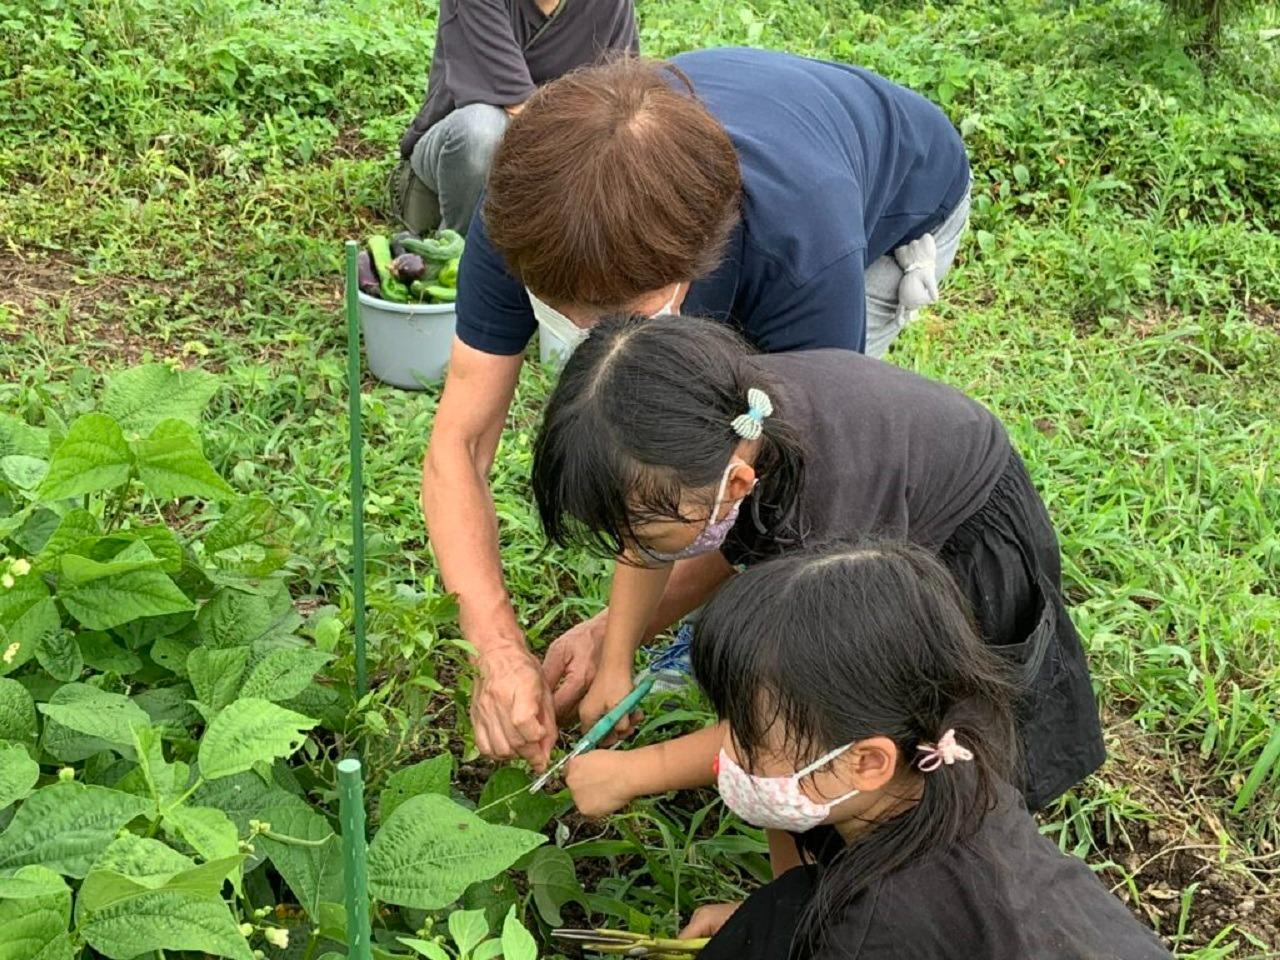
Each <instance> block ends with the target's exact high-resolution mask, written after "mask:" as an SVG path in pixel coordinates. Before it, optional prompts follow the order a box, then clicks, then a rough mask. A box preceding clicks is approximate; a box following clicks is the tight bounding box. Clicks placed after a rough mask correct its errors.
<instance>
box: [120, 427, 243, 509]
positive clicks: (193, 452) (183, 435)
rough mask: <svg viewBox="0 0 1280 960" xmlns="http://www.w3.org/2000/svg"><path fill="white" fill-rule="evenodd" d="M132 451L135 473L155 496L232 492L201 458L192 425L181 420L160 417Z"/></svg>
mask: <svg viewBox="0 0 1280 960" xmlns="http://www.w3.org/2000/svg"><path fill="white" fill-rule="evenodd" d="M133 452H134V457H135V458H136V461H137V467H138V477H139V479H141V480H142V485H143V486H144V487H146V488H147V492H148V493H150V494H151V495H152V496H153V497H155V498H156V499H157V500H176V499H177V498H178V497H200V498H202V499H205V500H219V499H222V498H224V497H229V496H231V495H232V494H234V492H235V491H233V490H232V489H231V487H230V485H228V484H227V482H226V481H225V480H223V479H222V478H221V477H220V476H218V474H217V471H215V470H214V469H213V466H212V465H211V464H210V463H209V461H208V460H206V459H205V456H204V451H203V450H202V449H201V447H200V435H199V434H198V433H196V431H195V428H194V427H192V426H191V425H190V424H187V423H184V422H183V421H181V420H162V421H161V422H160V423H158V424H156V427H155V429H154V430H152V431H151V435H150V436H148V437H147V438H146V439H145V440H139V441H138V442H137V443H135V444H134V445H133Z"/></svg>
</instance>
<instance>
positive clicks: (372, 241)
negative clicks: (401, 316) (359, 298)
mask: <svg viewBox="0 0 1280 960" xmlns="http://www.w3.org/2000/svg"><path fill="white" fill-rule="evenodd" d="M369 255H370V258H371V259H372V260H373V269H374V270H376V271H377V273H378V282H379V286H380V290H381V293H382V299H383V300H390V301H391V302H392V303H408V302H409V289H408V287H406V286H405V285H404V284H403V283H401V282H400V281H399V280H397V279H396V277H395V274H394V273H393V272H392V270H391V241H390V240H388V239H387V238H386V237H384V236H383V235H382V234H380V233H375V234H374V235H373V236H371V237H370V238H369Z"/></svg>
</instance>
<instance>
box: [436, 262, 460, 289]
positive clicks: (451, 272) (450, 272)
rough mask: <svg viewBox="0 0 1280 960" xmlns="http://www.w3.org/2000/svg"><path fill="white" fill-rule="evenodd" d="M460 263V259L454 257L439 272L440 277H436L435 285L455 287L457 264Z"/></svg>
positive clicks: (456, 283)
mask: <svg viewBox="0 0 1280 960" xmlns="http://www.w3.org/2000/svg"><path fill="white" fill-rule="evenodd" d="M461 261H462V258H461V257H454V258H453V259H452V260H450V261H449V262H448V263H446V264H445V265H444V268H443V269H442V270H441V271H440V275H439V276H438V277H436V283H438V284H440V286H442V287H456V286H457V285H458V264H459V263H460V262H461Z"/></svg>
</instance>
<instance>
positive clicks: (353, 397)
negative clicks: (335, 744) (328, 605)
mask: <svg viewBox="0 0 1280 960" xmlns="http://www.w3.org/2000/svg"><path fill="white" fill-rule="evenodd" d="M359 255H360V247H359V245H358V244H357V243H356V242H355V241H354V240H348V241H347V279H346V286H347V290H346V293H347V405H348V411H347V419H348V421H349V424H350V433H351V441H350V450H351V587H352V593H353V594H354V596H353V599H352V603H353V605H354V607H355V610H354V617H355V637H356V699H357V700H358V699H360V698H361V697H363V696H364V695H365V694H366V693H368V692H369V674H368V666H367V664H366V661H365V649H364V473H363V460H364V458H363V455H362V450H361V445H362V440H361V424H360V298H359V290H360V287H359V283H358V280H357V276H356V273H357V267H356V260H357V258H358V257H359Z"/></svg>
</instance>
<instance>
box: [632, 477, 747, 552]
mask: <svg viewBox="0 0 1280 960" xmlns="http://www.w3.org/2000/svg"><path fill="white" fill-rule="evenodd" d="M741 463H742V461H741V460H734V461H732V462H731V463H730V464H729V465H728V466H727V467H725V468H724V476H722V477H721V478H720V487H719V489H718V490H717V491H716V500H715V503H714V504H713V505H712V507H711V513H710V515H709V516H708V517H707V522H706V524H705V525H704V526H703V527H702V529H701V530H700V531H699V532H698V535H697V536H696V537H694V538H693V541H692V542H691V543H690V544H689V545H688V546H687V547H684V548H683V549H680V550H676V551H673V552H671V553H663V552H662V551H660V550H650V549H648V548H647V547H641V548H640V553H641V554H642V555H643V556H644V558H645V559H646V560H648V561H650V562H651V563H655V564H665V563H675V562H676V561H677V560H687V559H688V558H689V557H696V556H699V555H701V554H704V553H710V552H711V551H712V550H719V549H720V547H721V546H722V545H723V544H724V541H725V539H726V538H727V537H728V536H729V531H730V530H732V529H733V525H734V523H736V522H737V519H738V510H739V509H741V507H742V501H741V500H738V501H736V502H735V503H734V504H733V506H731V507H730V508H729V512H728V513H726V514H725V515H724V517H723V518H722V519H720V520H717V519H716V515H717V514H718V513H719V512H720V507H721V505H722V504H723V503H724V491H725V488H726V487H728V485H729V476H730V474H732V473H733V468H734V467H736V466H738V465H739V464H741ZM743 465H744V466H745V464H743Z"/></svg>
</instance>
